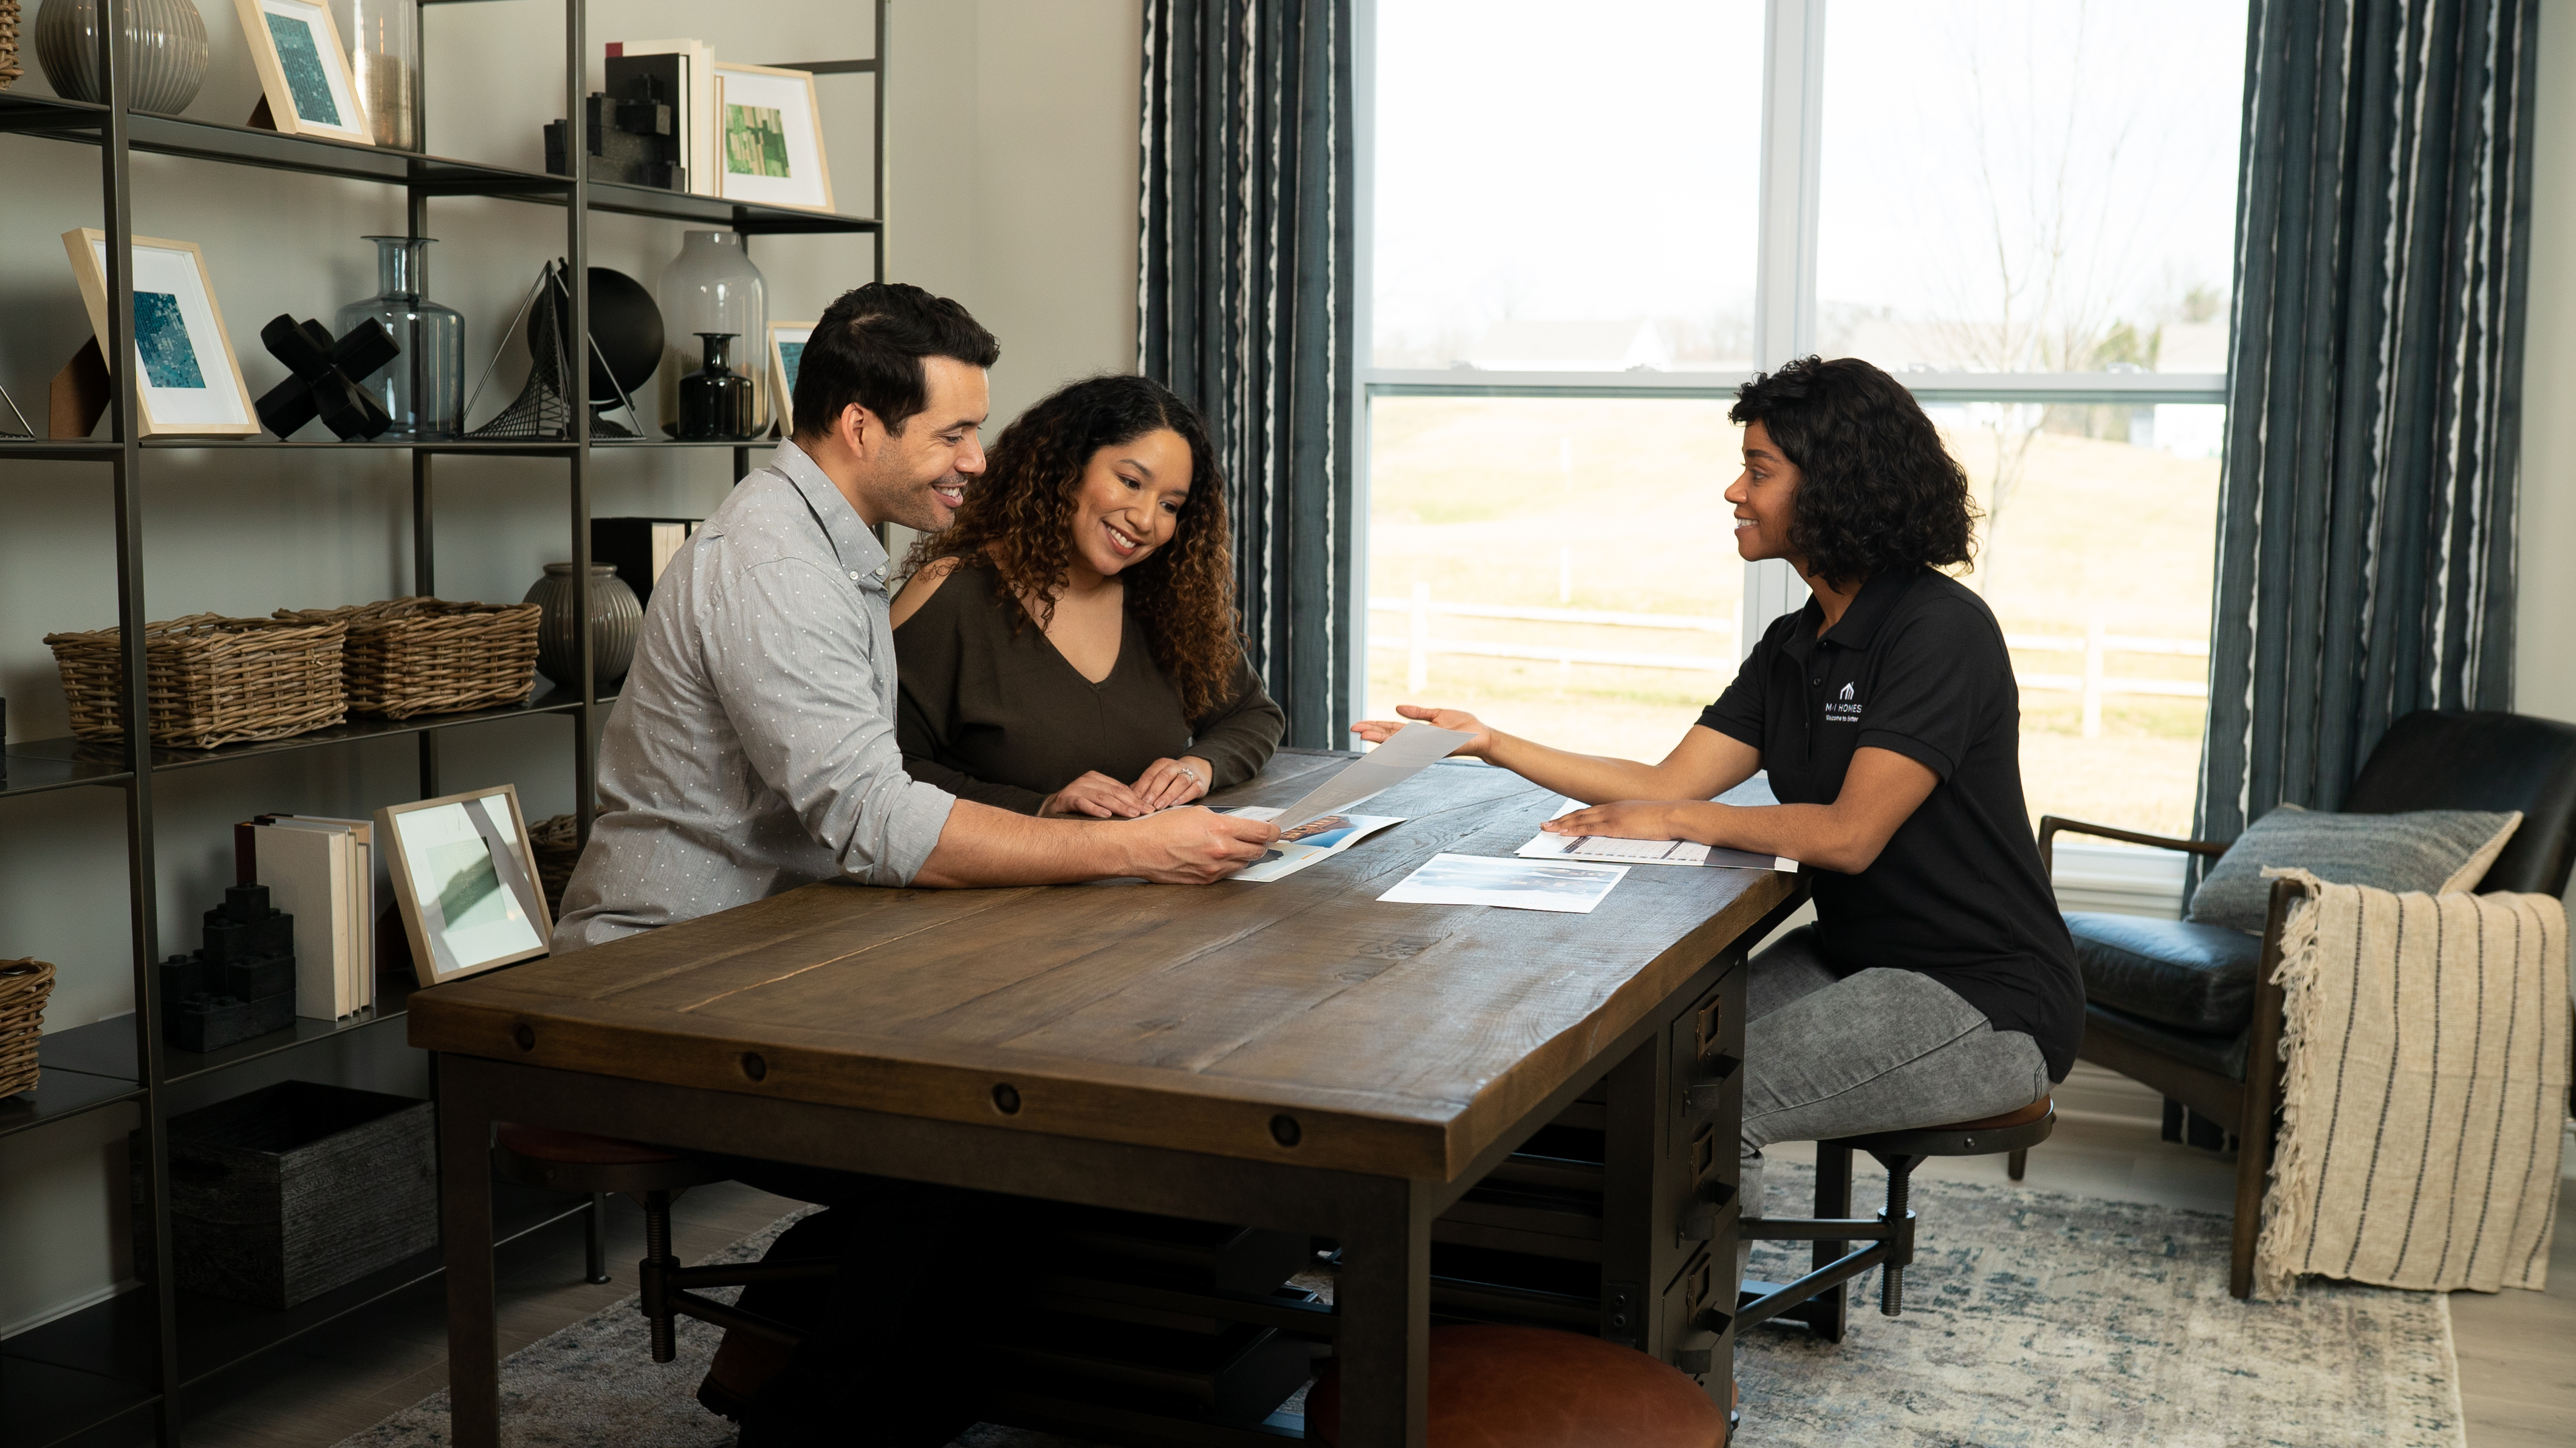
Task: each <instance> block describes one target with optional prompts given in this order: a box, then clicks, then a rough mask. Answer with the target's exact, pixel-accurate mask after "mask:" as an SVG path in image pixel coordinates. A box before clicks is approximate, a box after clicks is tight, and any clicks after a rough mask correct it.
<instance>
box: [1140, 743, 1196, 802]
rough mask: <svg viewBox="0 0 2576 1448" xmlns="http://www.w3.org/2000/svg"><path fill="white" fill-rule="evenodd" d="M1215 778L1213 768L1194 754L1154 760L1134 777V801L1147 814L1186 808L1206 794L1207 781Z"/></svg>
mask: <svg viewBox="0 0 2576 1448" xmlns="http://www.w3.org/2000/svg"><path fill="white" fill-rule="evenodd" d="M1215 777H1216V766H1215V765H1213V764H1210V763H1208V762H1207V761H1206V760H1204V759H1201V758H1199V757H1198V756H1197V755H1195V754H1184V755H1182V756H1181V757H1180V758H1178V759H1157V760H1155V761H1154V762H1153V763H1151V764H1149V765H1146V766H1145V772H1144V773H1143V774H1140V775H1138V776H1136V783H1135V785H1134V786H1133V788H1134V790H1135V792H1136V800H1137V802H1138V803H1140V804H1142V805H1143V806H1144V807H1145V808H1146V809H1148V810H1158V809H1170V808H1171V807H1172V806H1173V805H1176V804H1188V803H1189V802H1190V801H1191V800H1194V799H1197V798H1198V797H1199V796H1201V795H1203V794H1206V793H1207V792H1208V781H1209V780H1212V779H1214V778H1215Z"/></svg>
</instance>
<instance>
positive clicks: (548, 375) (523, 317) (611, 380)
mask: <svg viewBox="0 0 2576 1448" xmlns="http://www.w3.org/2000/svg"><path fill="white" fill-rule="evenodd" d="M570 274H571V268H570V267H568V266H566V265H565V264H564V263H563V262H561V261H559V260H558V261H549V262H547V263H546V264H545V265H544V266H543V267H541V268H539V269H538V272H537V280H536V285H534V286H532V287H530V288H529V289H528V295H527V299H526V300H525V301H522V302H521V303H520V304H519V311H518V315H517V316H514V317H512V318H511V319H510V326H509V329H508V330H507V331H505V332H503V333H502V334H501V345H500V346H499V347H498V348H496V349H494V351H493V353H492V360H491V362H490V363H489V364H487V365H486V366H485V367H484V369H483V376H482V379H481V380H480V381H477V382H476V383H475V384H474V394H473V397H470V398H468V399H467V400H466V410H467V411H468V412H471V411H472V410H473V406H474V399H475V398H479V397H481V396H482V395H483V387H484V384H485V383H488V382H490V381H491V380H492V372H493V370H494V369H495V368H497V367H499V366H500V365H501V354H502V353H503V352H506V351H508V350H509V347H510V339H511V338H512V337H513V336H515V335H517V334H518V331H519V326H520V324H521V323H522V322H524V323H526V324H527V328H528V364H529V365H528V380H527V383H526V385H525V386H523V387H521V388H520V389H519V395H518V396H517V397H516V398H514V399H512V400H511V402H510V405H509V406H507V407H504V408H502V409H501V411H500V413H499V414H498V415H496V416H495V417H493V418H492V420H491V421H489V422H486V423H484V424H483V425H482V426H481V427H478V428H475V429H474V430H473V431H471V432H468V433H467V434H466V436H467V437H470V438H482V439H490V440H543V441H555V440H560V439H563V438H568V437H570V436H571V435H572V409H573V402H572V399H571V397H570V396H569V393H570V388H569V387H568V386H567V385H566V382H567V379H568V378H570V377H571V376H572V375H573V365H572V356H571V354H570V352H569V351H568V350H567V349H566V347H565V345H564V340H563V334H564V332H566V331H567V330H569V328H568V326H567V325H566V324H567V322H568V320H569V319H570V317H571V315H572V286H571V284H570V281H569V277H570ZM590 290H591V300H592V303H593V305H594V307H596V306H597V305H598V304H599V303H600V302H601V301H602V300H603V298H602V292H603V291H607V292H608V293H609V298H610V299H611V300H612V301H613V304H614V305H615V306H616V307H617V308H618V310H619V316H618V319H617V320H618V322H619V323H620V325H618V326H617V327H616V328H615V329H614V331H613V335H612V340H613V342H614V344H615V353H614V355H612V354H611V352H610V350H608V349H606V348H603V347H602V346H601V344H600V330H601V329H600V328H599V327H598V326H597V325H596V324H595V323H594V325H593V326H592V328H591V335H590V337H589V339H588V340H589V343H590V347H589V352H590V363H591V365H590V367H589V369H588V371H589V376H588V378H587V379H586V380H587V381H588V382H589V383H590V391H591V394H592V401H591V404H590V406H591V408H592V410H593V412H594V413H595V414H597V415H595V416H594V417H592V419H591V423H590V435H591V436H592V437H593V438H605V439H616V438H640V437H642V436H644V420H643V418H642V416H641V415H640V414H638V413H637V412H636V410H635V398H634V396H633V393H634V390H635V389H636V388H638V387H640V386H642V385H643V382H644V379H645V378H648V377H650V376H652V375H653V369H654V368H655V367H657V366H659V365H660V364H661V360H662V314H661V311H660V309H659V308H657V307H655V306H654V305H653V299H652V296H651V294H650V293H648V292H646V291H645V290H644V289H643V287H642V286H640V285H638V284H637V283H636V282H635V281H634V279H633V278H631V277H628V276H625V275H624V274H623V273H619V272H613V271H610V270H608V269H607V268H605V267H592V268H591V269H590ZM540 299H542V300H543V301H544V302H545V305H543V306H539V305H538V302H539V301H540ZM603 383H605V384H606V385H605V386H604V387H603V386H602V384H603ZM603 392H604V393H605V394H607V395H606V396H605V397H602V396H601V395H600V394H602V393H603ZM619 407H623V408H624V409H625V410H626V423H625V424H620V423H617V422H613V421H611V420H610V419H609V418H608V416H607V415H606V414H607V413H608V412H610V411H611V410H614V409H616V408H619ZM628 424H631V426H629V425H628Z"/></svg>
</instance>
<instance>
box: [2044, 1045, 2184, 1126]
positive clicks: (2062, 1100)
mask: <svg viewBox="0 0 2576 1448" xmlns="http://www.w3.org/2000/svg"><path fill="white" fill-rule="evenodd" d="M2050 1097H2051V1099H2053V1100H2054V1101H2055V1102H2056V1103H2057V1114H2058V1115H2060V1116H2063V1117H2065V1118H2067V1119H2068V1120H2070V1121H2101V1122H2116V1123H2118V1124H2120V1125H2123V1126H2128V1125H2134V1124H2136V1123H2139V1122H2144V1123H2146V1124H2147V1125H2149V1126H2156V1127H2161V1126H2162V1125H2163V1124H2164V1119H2165V1098H2164V1096H2163V1095H2162V1093H2160V1092H2158V1091H2157V1090H2156V1089H2155V1088H2153V1087H2151V1086H2142V1085H2140V1084H2138V1083H2137V1082H2135V1081H2132V1080H2130V1079H2129V1078H2128V1077H2126V1076H2123V1075H2120V1074H2119V1073H2118V1072H2116V1071H2111V1070H2106V1069H2105V1068H2103V1067H2100V1066H2096V1065H2094V1064H2093V1063H2092V1062H2090V1061H2078V1062H2076V1063H2075V1069H2073V1070H2071V1071H2069V1072H2067V1073H2066V1079H2065V1080H2063V1081H2061V1082H2059V1083H2058V1084H2057V1089H2056V1090H2055V1091H2053V1092H2051V1093H2050Z"/></svg>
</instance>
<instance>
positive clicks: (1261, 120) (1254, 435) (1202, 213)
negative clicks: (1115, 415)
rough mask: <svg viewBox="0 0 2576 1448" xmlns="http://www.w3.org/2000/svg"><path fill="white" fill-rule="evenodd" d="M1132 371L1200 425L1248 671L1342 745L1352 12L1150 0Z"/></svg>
mask: <svg viewBox="0 0 2576 1448" xmlns="http://www.w3.org/2000/svg"><path fill="white" fill-rule="evenodd" d="M1144 81H1145V95H1144V124H1143V134H1142V144H1143V147H1144V157H1143V163H1144V164H1143V168H1142V171H1143V187H1142V192H1143V194H1142V196H1141V198H1140V207H1141V216H1140V220H1141V222H1142V225H1141V226H1140V227H1139V250H1140V252H1141V255H1140V256H1139V258H1138V268H1137V292H1136V325H1137V336H1136V354H1137V367H1138V369H1139V370H1140V371H1142V372H1144V373H1145V375H1147V376H1149V377H1152V378H1155V379H1156V380H1158V381H1160V382H1162V383H1164V384H1165V385H1166V386H1168V387H1170V388H1171V389H1172V390H1173V391H1175V392H1178V393H1179V394H1180V395H1181V396H1183V397H1186V398H1188V399H1190V401H1191V402H1193V403H1195V404H1197V406H1198V407H1199V408H1200V410H1201V411H1203V412H1205V413H1206V414H1207V419H1208V423H1209V425H1210V427H1211V429H1212V431H1213V435H1214V439H1215V442H1216V446H1217V449H1218V456H1219V458H1220V460H1221V461H1222V462H1223V464H1224V467H1225V474H1226V483H1227V487H1228V489H1229V491H1228V493H1227V497H1226V504H1227V508H1228V510H1229V511H1230V512H1231V513H1232V514H1233V517H1234V529H1235V539H1234V544H1235V584H1236V587H1235V596H1236V600H1237V602H1238V603H1239V605H1240V606H1241V608H1242V612H1243V627H1244V635H1245V643H1246V646H1247V648H1248V649H1249V650H1250V653H1251V659H1252V666H1253V667H1254V668H1255V669H1256V670H1258V671H1259V672H1260V674H1261V676H1262V678H1263V680H1264V681H1265V682H1266V683H1267V684H1268V686H1269V689H1270V692H1271V696H1272V697H1273V698H1275V699H1277V700H1278V701H1279V705H1280V707H1281V708H1283V709H1284V710H1286V711H1287V714H1288V740H1287V742H1289V743H1291V744H1299V745H1307V746H1314V747H1331V748H1348V747H1349V740H1348V739H1347V738H1346V735H1347V732H1348V730H1349V727H1350V716H1349V707H1350V705H1349V695H1350V694H1351V693H1352V689H1351V687H1350V680H1349V679H1348V677H1347V672H1348V661H1349V660H1350V658H1351V657H1352V655H1353V654H1354V652H1355V650H1354V649H1353V648H1352V647H1351V644H1352V637H1353V636H1352V630H1353V629H1354V628H1355V627H1357V626H1358V624H1357V622H1356V621H1355V620H1354V618H1353V615H1352V609H1351V599H1352V581H1353V580H1352V576H1351V560H1352V556H1353V541H1354V540H1353V536H1352V528H1353V526H1354V520H1353V518H1352V517H1351V508H1352V491H1351V430H1352V403H1353V398H1354V396H1355V395H1356V388H1355V385H1354V379H1353V371H1352V367H1353V362H1354V359H1353V355H1352V333H1351V318H1352V316H1353V308H1352V277H1353V271H1354V252H1353V236H1354V232H1353V228H1352V206H1353V203H1354V200H1355V197H1356V175H1355V172H1354V168H1353V149H1352V131H1351V99H1352V97H1351V0H1145V63H1144Z"/></svg>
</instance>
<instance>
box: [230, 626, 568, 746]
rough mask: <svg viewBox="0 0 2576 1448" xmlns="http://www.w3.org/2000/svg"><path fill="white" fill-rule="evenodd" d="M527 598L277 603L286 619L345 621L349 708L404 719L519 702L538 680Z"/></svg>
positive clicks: (344, 669)
mask: <svg viewBox="0 0 2576 1448" xmlns="http://www.w3.org/2000/svg"><path fill="white" fill-rule="evenodd" d="M543 612H544V610H543V609H541V608H539V607H538V606H537V605H535V604H533V603H507V604H503V603H449V602H447V601H445V600H444V599H436V598H394V599H387V600H386V601H384V602H383V603H368V604H358V605H353V606H351V607H348V608H330V609H305V610H302V611H300V612H296V611H290V610H288V609H283V608H281V609H279V610H278V611H277V617H278V618H280V619H282V620H284V621H286V622H289V623H344V624H346V625H348V628H349V644H348V649H347V651H346V652H345V653H343V654H342V655H341V675H342V677H343V679H344V680H345V681H346V684H347V689H348V695H349V712H350V713H352V714H381V715H383V716H385V717H386V718H388V719H408V718H411V717H412V716H413V715H415V714H455V713H461V712H463V711H464V710H467V709H488V708H491V707H492V706H494V705H496V704H516V703H520V702H523V701H524V700H526V698H527V697H528V694H529V692H530V691H531V690H533V689H534V688H535V687H536V683H537V622H538V616H539V615H540V614H542V613H543Z"/></svg>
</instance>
